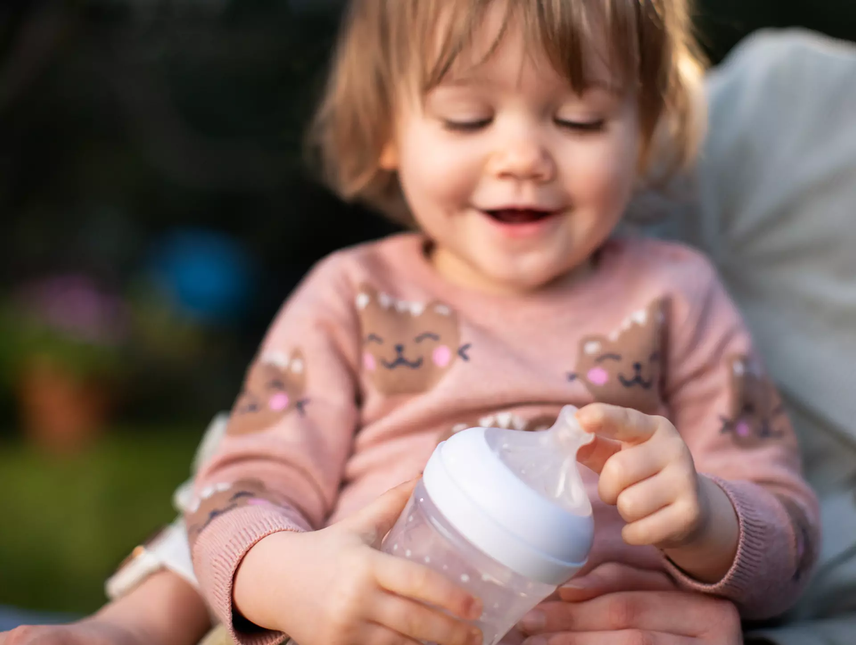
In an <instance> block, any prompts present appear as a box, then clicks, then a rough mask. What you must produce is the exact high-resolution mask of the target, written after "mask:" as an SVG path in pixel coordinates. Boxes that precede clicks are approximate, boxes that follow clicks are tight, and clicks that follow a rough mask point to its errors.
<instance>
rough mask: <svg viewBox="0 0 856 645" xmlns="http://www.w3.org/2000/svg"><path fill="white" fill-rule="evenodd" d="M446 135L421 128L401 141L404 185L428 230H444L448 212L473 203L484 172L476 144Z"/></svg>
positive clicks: (416, 212)
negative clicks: (459, 140) (465, 142)
mask: <svg viewBox="0 0 856 645" xmlns="http://www.w3.org/2000/svg"><path fill="white" fill-rule="evenodd" d="M446 136H448V135H445V134H443V133H440V134H438V133H437V132H436V131H434V130H433V129H431V130H430V131H424V132H423V131H421V130H420V131H419V132H415V133H412V134H411V135H410V136H405V137H404V138H403V140H402V142H401V150H400V155H401V158H400V165H399V170H398V175H399V180H400V182H401V187H402V190H403V191H404V195H405V197H406V198H407V202H408V204H409V205H410V208H411V210H412V211H413V216H414V217H415V218H416V220H417V222H418V223H419V225H420V227H422V228H423V229H424V230H425V231H426V232H428V233H432V232H434V231H436V230H437V229H438V228H440V229H441V230H442V227H443V226H444V225H446V224H447V221H446V220H447V218H446V216H445V214H446V213H449V212H454V211H455V210H457V209H459V208H460V207H461V206H462V205H468V204H469V202H470V197H471V195H472V194H473V191H474V190H475V187H476V186H477V184H478V181H479V180H480V178H481V173H482V164H481V156H480V154H479V153H478V152H477V150H476V149H475V146H471V147H466V146H462V145H461V144H460V143H453V142H450V141H447V140H446V139H445V137H446Z"/></svg>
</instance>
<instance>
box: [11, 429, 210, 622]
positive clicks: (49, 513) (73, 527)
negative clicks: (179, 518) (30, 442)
mask: <svg viewBox="0 0 856 645" xmlns="http://www.w3.org/2000/svg"><path fill="white" fill-rule="evenodd" d="M114 430H115V432H112V433H110V434H109V435H108V437H107V438H106V439H104V440H103V441H102V442H101V443H100V444H99V445H98V446H97V447H96V448H94V449H93V450H91V451H90V452H86V453H83V454H80V455H77V456H75V457H73V458H65V459H61V460H60V459H56V460H54V459H49V458H46V457H45V455H44V454H42V453H39V452H36V451H34V450H33V449H31V448H28V447H25V446H23V445H21V444H18V443H0V490H2V491H4V492H3V497H2V501H0V509H2V517H3V529H2V530H0V580H2V581H3V582H2V584H0V604H13V605H18V606H22V607H32V608H44V609H51V610H54V611H67V612H76V613H85V612H90V611H93V610H94V609H96V608H97V607H99V606H101V605H102V604H103V602H104V581H105V580H106V578H107V577H108V576H109V575H110V574H111V573H112V571H113V570H114V569H115V567H116V566H117V565H118V564H119V563H120V562H121V561H122V560H123V559H124V558H125V556H127V555H128V553H129V552H130V550H131V549H132V548H133V547H134V545H135V544H138V543H139V542H141V541H143V540H144V539H146V538H147V537H149V536H150V535H151V534H152V533H153V532H154V530H155V529H156V527H158V526H163V525H165V524H167V523H168V522H170V521H172V519H173V518H174V516H175V512H174V511H173V510H172V506H171V499H172V493H173V490H174V489H175V488H176V487H177V486H178V484H180V483H181V482H183V481H184V480H185V479H187V478H188V477H189V475H190V472H189V464H190V461H191V459H192V457H193V451H194V449H195V447H196V443H197V441H199V439H200V438H201V431H200V429H199V428H185V427H135V428H115V429H114Z"/></svg>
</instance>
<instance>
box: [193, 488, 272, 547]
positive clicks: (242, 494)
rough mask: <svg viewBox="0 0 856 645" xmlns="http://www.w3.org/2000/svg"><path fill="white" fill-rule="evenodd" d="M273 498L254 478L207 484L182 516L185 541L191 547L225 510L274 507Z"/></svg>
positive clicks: (226, 511)
mask: <svg viewBox="0 0 856 645" xmlns="http://www.w3.org/2000/svg"><path fill="white" fill-rule="evenodd" d="M275 499H276V496H274V495H272V494H271V493H270V491H269V490H268V489H267V488H266V487H265V485H264V484H263V483H262V482H260V481H258V480H256V479H242V480H240V481H237V482H234V483H222V484H212V485H210V486H207V487H206V488H204V489H203V490H201V491H200V492H199V495H198V496H197V497H196V498H195V499H194V500H193V502H192V503H191V506H190V508H189V509H188V512H187V515H186V516H185V523H186V526H187V539H188V542H189V543H190V545H191V547H192V546H193V544H194V543H195V542H196V539H197V538H198V537H199V534H200V533H201V532H202V530H203V529H204V528H205V527H207V526H208V525H209V524H211V522H213V521H214V520H215V519H216V518H217V517H219V516H220V515H223V514H224V513H228V512H229V511H232V510H234V509H236V508H242V507H244V506H273V507H276V506H278V504H277V503H276V502H275V501H273V500H275Z"/></svg>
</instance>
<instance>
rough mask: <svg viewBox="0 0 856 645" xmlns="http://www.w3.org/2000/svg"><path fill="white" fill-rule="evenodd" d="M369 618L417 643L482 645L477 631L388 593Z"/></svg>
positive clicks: (430, 609) (429, 608)
mask: <svg viewBox="0 0 856 645" xmlns="http://www.w3.org/2000/svg"><path fill="white" fill-rule="evenodd" d="M371 618H372V620H374V621H375V622H377V623H379V624H381V625H385V626H386V627H389V628H390V629H392V630H394V631H396V632H399V633H401V634H404V635H405V636H407V637H409V638H413V639H415V640H417V641H428V642H431V643H437V644H438V645H481V642H482V633H481V631H480V630H479V629H478V628H476V627H473V626H472V625H468V624H466V623H464V622H462V621H460V620H456V619H454V618H453V617H451V616H449V615H448V614H445V613H443V612H441V611H439V610H437V609H434V608H431V607H428V606H427V605H423V604H421V603H419V602H415V601H413V600H410V599H408V598H403V597H401V596H396V595H393V594H390V593H387V594H384V595H383V596H382V597H381V598H380V599H379V601H378V603H377V605H376V606H375V608H374V610H373V611H372V616H371ZM367 642H369V641H367Z"/></svg>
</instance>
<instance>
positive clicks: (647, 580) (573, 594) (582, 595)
mask: <svg viewBox="0 0 856 645" xmlns="http://www.w3.org/2000/svg"><path fill="white" fill-rule="evenodd" d="M674 590H675V583H674V582H673V581H672V579H671V578H670V577H669V576H668V575H667V574H665V573H664V572H662V571H658V570H654V569H642V568H639V567H635V566H633V565H629V564H623V563H620V562H605V563H603V564H601V565H599V566H597V567H596V568H595V569H593V570H592V571H589V572H588V573H587V574H586V575H584V576H580V577H578V578H573V579H571V580H570V581H568V582H567V583H565V584H564V585H562V586H561V587H559V589H558V590H557V591H558V594H559V597H560V598H561V599H562V600H564V601H565V602H583V601H586V600H591V599H592V598H597V597H599V596H605V595H607V594H610V593H616V592H619V591H674Z"/></svg>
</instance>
